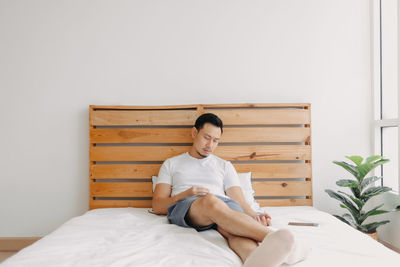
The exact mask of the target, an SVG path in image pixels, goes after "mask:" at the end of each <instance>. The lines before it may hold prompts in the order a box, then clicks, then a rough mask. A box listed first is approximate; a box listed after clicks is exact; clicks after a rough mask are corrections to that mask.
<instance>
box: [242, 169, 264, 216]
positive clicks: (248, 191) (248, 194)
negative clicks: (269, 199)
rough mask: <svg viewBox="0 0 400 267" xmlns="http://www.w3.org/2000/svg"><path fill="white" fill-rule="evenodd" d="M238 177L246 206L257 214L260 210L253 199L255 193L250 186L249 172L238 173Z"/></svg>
mask: <svg viewBox="0 0 400 267" xmlns="http://www.w3.org/2000/svg"><path fill="white" fill-rule="evenodd" d="M238 176H239V181H240V185H241V186H242V191H243V195H244V199H245V200H246V202H247V204H249V206H250V207H251V208H252V209H253V210H254V211H256V212H257V211H258V210H259V209H260V205H259V204H258V203H257V201H256V200H255V199H254V194H255V192H254V189H253V185H252V184H251V172H246V173H238Z"/></svg>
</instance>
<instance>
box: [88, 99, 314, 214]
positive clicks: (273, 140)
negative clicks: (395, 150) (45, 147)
mask: <svg viewBox="0 0 400 267" xmlns="http://www.w3.org/2000/svg"><path fill="white" fill-rule="evenodd" d="M310 107H311V105H310V104H216V105H179V106H90V111H89V127H90V148H89V157H90V168H89V185H90V186H89V187H90V194H89V208H90V209H95V208H109V207H151V197H152V183H151V176H152V175H157V174H158V170H159V168H160V167H161V164H162V162H163V161H164V160H165V159H167V158H169V157H172V156H175V155H178V154H181V153H183V152H186V151H189V149H190V147H191V143H192V139H191V131H190V130H191V128H192V127H193V125H194V122H195V120H196V118H197V117H198V116H199V115H201V114H203V113H207V112H211V113H214V114H216V115H218V116H219V117H220V118H221V119H222V121H223V123H224V133H223V135H222V137H221V140H220V143H219V145H218V147H217V149H216V150H215V152H214V153H215V154H216V155H217V156H219V157H221V158H223V159H226V160H230V161H231V162H232V163H233V165H234V166H235V168H236V170H237V172H239V173H240V172H248V171H251V172H252V178H253V187H254V189H255V191H256V195H255V196H256V199H257V201H258V202H259V203H260V205H261V206H294V205H305V206H312V171H311V170H312V168H311V110H310Z"/></svg>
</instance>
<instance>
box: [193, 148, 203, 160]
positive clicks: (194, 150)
mask: <svg viewBox="0 0 400 267" xmlns="http://www.w3.org/2000/svg"><path fill="white" fill-rule="evenodd" d="M189 155H190V156H192V157H193V158H196V159H205V158H207V156H206V157H204V156H202V155H200V153H199V152H197V150H196V149H194V148H192V149H191V150H190V151H189Z"/></svg>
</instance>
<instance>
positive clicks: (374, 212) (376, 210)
mask: <svg viewBox="0 0 400 267" xmlns="http://www.w3.org/2000/svg"><path fill="white" fill-rule="evenodd" d="M381 207H383V204H381V205H379V206H376V207H375V208H373V209H371V210H369V211H367V212H365V213H363V214H362V215H361V216H360V218H359V222H360V223H363V222H364V221H365V220H366V219H367V218H368V217H369V216H373V215H378V214H383V213H388V212H389V211H387V210H379V208H381Z"/></svg>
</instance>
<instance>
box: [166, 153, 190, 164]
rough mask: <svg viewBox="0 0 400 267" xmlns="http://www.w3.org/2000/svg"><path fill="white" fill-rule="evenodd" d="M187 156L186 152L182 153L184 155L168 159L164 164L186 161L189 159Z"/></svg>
mask: <svg viewBox="0 0 400 267" xmlns="http://www.w3.org/2000/svg"><path fill="white" fill-rule="evenodd" d="M186 154H187V153H186V152H185V153H182V154H179V155H176V156H173V157H170V158H167V159H166V160H165V161H164V162H170V163H172V162H177V161H180V160H182V159H185V158H186V157H187V155H186Z"/></svg>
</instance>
